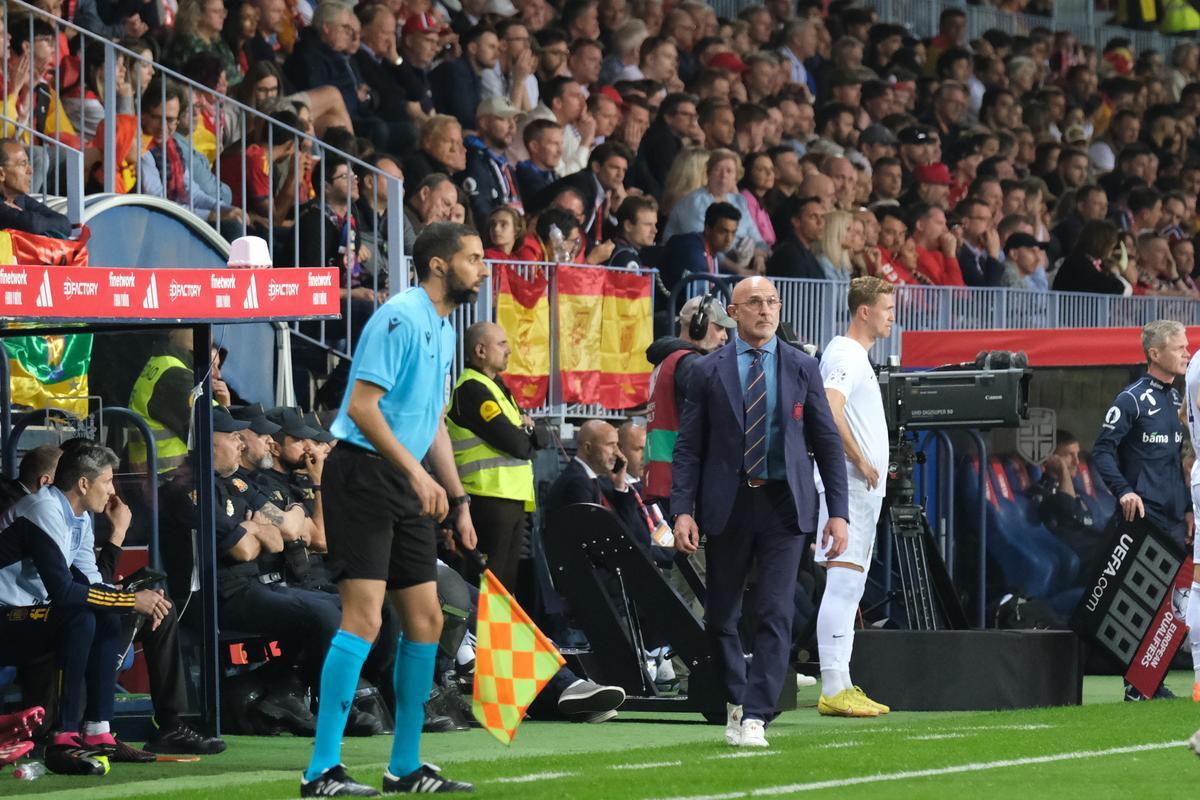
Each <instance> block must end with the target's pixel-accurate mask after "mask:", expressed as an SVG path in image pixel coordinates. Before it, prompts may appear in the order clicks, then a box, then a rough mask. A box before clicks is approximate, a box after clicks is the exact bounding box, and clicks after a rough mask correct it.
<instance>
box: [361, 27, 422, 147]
mask: <svg viewBox="0 0 1200 800" xmlns="http://www.w3.org/2000/svg"><path fill="white" fill-rule="evenodd" d="M354 67H355V69H357V70H358V74H359V75H360V76H361V77H362V81H363V83H365V84H366V85H367V86H369V87H371V94H372V95H373V96H374V97H376V98H377V99H378V107H377V108H376V110H375V116H377V117H379V118H380V119H385V120H388V121H390V122H404V123H408V124H409V125H410V126H411V125H412V119H411V118H410V117H409V116H408V109H407V108H405V104H406V103H407V102H408V97H407V96H406V94H405V90H404V84H403V83H402V82H401V80H400V68H399V67H398V66H396V65H395V64H389V63H387V62H386V61H384V60H383V59H382V58H379V57H377V56H376V55H375V54H374V53H369V52H367V50H365V49H364V48H361V47H360V48H359V50H358V52H357V53H355V54H354ZM413 143H414V146H415V144H416V130H415V126H414V130H413Z"/></svg>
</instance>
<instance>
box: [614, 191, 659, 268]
mask: <svg viewBox="0 0 1200 800" xmlns="http://www.w3.org/2000/svg"><path fill="white" fill-rule="evenodd" d="M657 238H658V205H657V204H656V203H655V202H654V200H653V199H652V198H649V197H643V196H640V195H632V196H629V197H626V198H625V200H624V201H623V202H622V203H621V206H620V208H618V209H617V232H616V234H615V235H614V236H613V238H612V242H613V252H612V255H611V256H609V258H608V266H610V267H626V268H635V269H636V268H637V267H638V266H639V264H640V263H644V259H645V258H646V254H647V253H648V252H649V250H650V248H652V247H653V246H654V242H655V241H656V240H657Z"/></svg>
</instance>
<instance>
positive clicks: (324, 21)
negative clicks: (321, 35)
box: [312, 0, 354, 30]
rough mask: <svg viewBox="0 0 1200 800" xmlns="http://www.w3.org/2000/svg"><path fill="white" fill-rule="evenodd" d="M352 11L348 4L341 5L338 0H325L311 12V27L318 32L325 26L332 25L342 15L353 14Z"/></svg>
mask: <svg viewBox="0 0 1200 800" xmlns="http://www.w3.org/2000/svg"><path fill="white" fill-rule="evenodd" d="M353 10H354V9H353V7H352V6H351V5H350V4H349V3H342V2H340V0H325V2H323V3H321V4H320V5H318V6H317V8H316V10H315V11H313V18H312V26H313V27H314V28H316V29H318V30H319V29H320V28H322V27H323V26H325V25H332V24H333V23H334V22H335V21H336V20H337V18H338V17H340V16H341V15H342V14H345V13H346V12H351V13H353Z"/></svg>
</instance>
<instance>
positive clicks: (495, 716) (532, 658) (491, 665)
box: [471, 569, 566, 744]
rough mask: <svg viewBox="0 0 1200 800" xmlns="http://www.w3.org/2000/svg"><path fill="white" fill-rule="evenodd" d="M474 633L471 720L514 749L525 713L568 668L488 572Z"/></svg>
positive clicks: (514, 600)
mask: <svg viewBox="0 0 1200 800" xmlns="http://www.w3.org/2000/svg"><path fill="white" fill-rule="evenodd" d="M478 617H479V621H478V623H477V625H476V628H475V638H476V640H477V641H476V642H475V691H474V696H473V697H472V702H471V710H472V711H474V713H475V719H477V720H479V724H481V725H483V727H484V728H486V729H487V730H488V731H489V732H490V733H491V734H492V735H493V736H495V737H496V738H497V739H499V740H500V741H501V742H503V743H504V744H512V740H513V737H514V736H516V734H517V726H518V725H520V724H521V720H522V719H524V718H525V709H527V708H529V704H530V703H532V702H533V700H534V698H536V697H537V696H538V692H540V691H541V690H542V687H543V686H545V685H546V683H547V682H548V681H549V680H550V679H551V678H552V677H554V674H555V673H556V672H558V670H559V667H561V666H562V665H563V664H565V663H566V662H565V661H564V660H563V657H562V656H561V655H559V653H558V650H557V649H556V648H555V647H554V645H553V644H552V643H551V642H550V640H549V639H547V638H546V635H545V634H544V633H542V632H541V631H540V630H538V627H537V625H534V624H533V621H532V620H530V619H529V615H528V614H526V613H525V609H523V608H521V606H520V605H518V604H517V601H516V599H515V598H514V597H513V596H512V595H511V594H509V593H508V590H507V589H505V588H504V585H503V584H501V583H500V581H498V580H496V576H495V575H493V574H492V571H491V570H490V569H489V570H485V571H484V573H483V578H482V579H481V580H480V582H479V615H478Z"/></svg>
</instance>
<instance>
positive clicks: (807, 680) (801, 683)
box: [796, 672, 817, 689]
mask: <svg viewBox="0 0 1200 800" xmlns="http://www.w3.org/2000/svg"><path fill="white" fill-rule="evenodd" d="M816 685H817V679H816V678H814V677H813V676H812V675H805V674H804V673H802V672H797V673H796V688H797V689H804V688H805V687H808V686H816Z"/></svg>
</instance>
